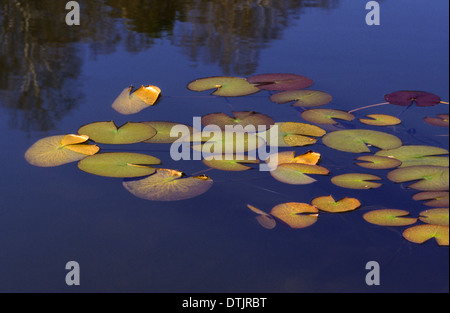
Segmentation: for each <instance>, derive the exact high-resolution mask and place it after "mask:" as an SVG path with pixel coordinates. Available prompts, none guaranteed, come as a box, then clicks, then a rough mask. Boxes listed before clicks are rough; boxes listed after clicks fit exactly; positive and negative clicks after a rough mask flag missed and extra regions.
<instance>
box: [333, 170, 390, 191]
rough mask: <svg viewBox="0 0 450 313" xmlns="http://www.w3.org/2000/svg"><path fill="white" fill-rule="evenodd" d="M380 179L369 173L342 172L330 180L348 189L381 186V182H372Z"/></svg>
mask: <svg viewBox="0 0 450 313" xmlns="http://www.w3.org/2000/svg"><path fill="white" fill-rule="evenodd" d="M374 180H375V181H377V180H381V178H380V177H378V176H375V175H370V174H353V173H352V174H344V175H339V176H335V177H333V178H332V179H331V182H332V183H333V184H335V185H336V186H339V187H343V188H349V189H361V190H366V189H375V188H379V187H381V186H382V185H383V184H380V183H374V182H373V181H374Z"/></svg>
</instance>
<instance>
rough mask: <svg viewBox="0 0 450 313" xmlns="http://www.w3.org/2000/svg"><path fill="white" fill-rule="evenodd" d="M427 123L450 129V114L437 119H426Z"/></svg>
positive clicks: (439, 115) (441, 115) (440, 115)
mask: <svg viewBox="0 0 450 313" xmlns="http://www.w3.org/2000/svg"><path fill="white" fill-rule="evenodd" d="M425 122H426V123H428V124H430V125H433V126H438V127H449V117H448V114H438V115H437V117H426V118H425Z"/></svg>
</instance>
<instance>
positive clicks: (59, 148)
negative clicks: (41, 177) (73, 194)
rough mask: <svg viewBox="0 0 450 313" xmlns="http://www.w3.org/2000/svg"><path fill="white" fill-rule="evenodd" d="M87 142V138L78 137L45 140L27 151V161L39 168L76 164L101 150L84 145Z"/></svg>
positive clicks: (68, 136)
mask: <svg viewBox="0 0 450 313" xmlns="http://www.w3.org/2000/svg"><path fill="white" fill-rule="evenodd" d="M82 140H84V141H82ZM87 140H88V139H86V137H85V136H77V135H61V136H52V137H47V138H43V139H40V140H39V141H37V142H36V143H35V144H33V145H32V146H31V147H30V148H29V149H28V150H27V152H26V153H25V159H26V160H27V162H28V163H30V164H31V165H34V166H39V167H55V166H60V165H63V164H67V163H72V162H76V161H79V160H81V159H83V158H85V157H86V156H88V155H94V154H96V153H97V152H98V151H99V150H100V148H99V147H98V146H95V145H89V144H83V143H84V142H86V141H87ZM73 143H76V144H73Z"/></svg>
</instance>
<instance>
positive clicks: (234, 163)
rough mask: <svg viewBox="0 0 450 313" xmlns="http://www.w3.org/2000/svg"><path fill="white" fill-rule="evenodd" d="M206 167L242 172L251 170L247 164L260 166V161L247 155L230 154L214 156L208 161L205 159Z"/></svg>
mask: <svg viewBox="0 0 450 313" xmlns="http://www.w3.org/2000/svg"><path fill="white" fill-rule="evenodd" d="M203 163H204V164H205V165H206V166H209V167H211V168H215V169H217V170H221V171H229V172H241V171H247V170H251V169H252V168H251V167H250V166H247V165H245V164H259V163H261V162H260V160H255V159H251V158H250V157H248V156H246V155H238V154H230V155H222V154H221V155H213V156H211V157H208V159H203Z"/></svg>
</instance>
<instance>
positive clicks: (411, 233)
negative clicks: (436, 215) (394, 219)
mask: <svg viewBox="0 0 450 313" xmlns="http://www.w3.org/2000/svg"><path fill="white" fill-rule="evenodd" d="M403 237H405V239H407V240H408V241H411V242H414V243H418V244H423V243H425V242H427V241H428V240H430V239H432V238H434V239H436V242H437V243H438V244H439V245H440V246H448V245H449V232H448V226H439V225H418V226H413V227H411V228H408V229H407V230H405V231H404V232H403Z"/></svg>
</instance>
